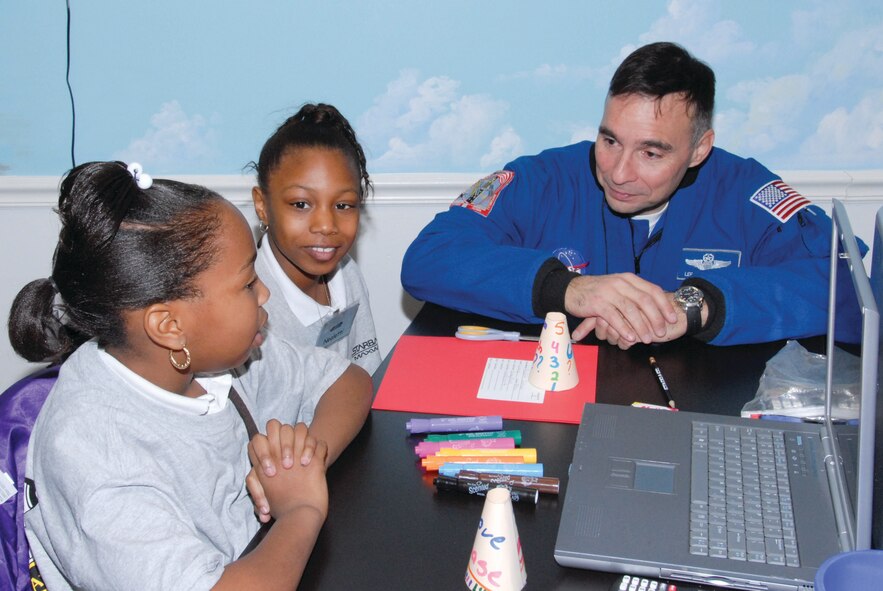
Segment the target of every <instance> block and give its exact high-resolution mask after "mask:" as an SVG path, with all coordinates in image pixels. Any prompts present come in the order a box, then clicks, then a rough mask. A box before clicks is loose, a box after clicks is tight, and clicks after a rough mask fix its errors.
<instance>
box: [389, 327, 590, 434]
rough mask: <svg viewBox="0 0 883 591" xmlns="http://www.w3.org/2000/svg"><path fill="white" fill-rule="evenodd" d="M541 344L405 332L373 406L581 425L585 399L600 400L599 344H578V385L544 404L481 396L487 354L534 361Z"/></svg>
mask: <svg viewBox="0 0 883 591" xmlns="http://www.w3.org/2000/svg"><path fill="white" fill-rule="evenodd" d="M536 348H537V344H536V343H532V342H526V341H519V342H512V341H465V340H462V339H457V338H454V337H417V336H407V335H406V336H403V337H401V338H400V339H399V341H398V343H396V347H395V350H394V351H393V354H392V359H390V362H389V366H388V367H387V369H386V374H385V375H384V376H383V382H382V383H381V384H380V390H379V391H378V392H377V396H376V397H375V398H374V404H373V406H372V408H374V409H377V410H397V411H406V412H419V413H428V414H443V415H462V416H480V415H501V416H502V417H503V418H504V419H515V420H524V421H547V422H552V423H573V424H579V422H580V418H581V417H582V413H583V405H584V404H585V403H586V402H595V383H596V377H597V373H598V347H596V346H593V345H574V346H573V355H574V359H575V360H576V369H577V372H578V373H579V383H578V384H577V385H576V387H574V388H571V389H570V390H565V391H563V392H546V394H545V397H544V402H543V403H542V404H536V403H531V402H510V401H503V400H485V399H480V398H478V388H479V385H480V384H481V377H482V375H483V374H484V368H485V365H486V364H487V360H488V358H491V357H495V358H500V359H524V360H533V356H534V352H535V351H536Z"/></svg>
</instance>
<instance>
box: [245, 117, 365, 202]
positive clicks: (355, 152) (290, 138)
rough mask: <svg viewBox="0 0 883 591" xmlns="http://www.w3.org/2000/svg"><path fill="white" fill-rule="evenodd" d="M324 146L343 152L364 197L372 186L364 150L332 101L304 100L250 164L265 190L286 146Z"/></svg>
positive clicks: (286, 150) (266, 191)
mask: <svg viewBox="0 0 883 591" xmlns="http://www.w3.org/2000/svg"><path fill="white" fill-rule="evenodd" d="M301 147H304V148H327V149H332V150H338V151H339V152H341V153H342V154H343V155H344V156H346V157H347V158H348V159H349V161H350V163H351V164H352V165H353V168H354V169H355V170H356V171H358V175H359V188H360V191H359V200H360V201H364V200H365V198H366V196H367V195H368V193H369V192H371V191H373V190H374V186H373V184H372V183H371V179H370V178H369V176H368V169H367V167H366V165H365V152H364V151H363V150H362V146H361V145H360V144H359V140H358V139H356V132H355V131H354V130H353V128H352V126H351V125H350V123H349V121H347V120H346V117H344V116H343V115H341V113H340V111H338V110H337V109H336V108H335V107H333V106H332V105H327V104H324V103H316V104H312V103H307V104H305V105H303V106H302V107H301V108H300V110H299V111H298V112H297V113H295V114H294V115H292V116H291V117H289V118H288V119H286V120H285V122H284V123H282V125H280V126H279V128H278V129H276V131H275V132H274V133H273V135H271V136H270V138H269V139H268V140H267V141H266V142H265V143H264V147H263V148H261V155H260V157H259V158H258V161H257V163H255V162H252V163H251V164H250V167H251V168H253V169H254V170H255V171H256V172H257V180H258V185H259V186H260V188H261V190H262V191H264V192H265V193H268V192H269V190H268V185H269V181H270V173H272V172H273V171H274V170H275V169H276V167H277V166H279V162H280V161H281V160H282V157H283V156H285V154H286V153H287V152H288V151H289V150H293V149H297V148H301Z"/></svg>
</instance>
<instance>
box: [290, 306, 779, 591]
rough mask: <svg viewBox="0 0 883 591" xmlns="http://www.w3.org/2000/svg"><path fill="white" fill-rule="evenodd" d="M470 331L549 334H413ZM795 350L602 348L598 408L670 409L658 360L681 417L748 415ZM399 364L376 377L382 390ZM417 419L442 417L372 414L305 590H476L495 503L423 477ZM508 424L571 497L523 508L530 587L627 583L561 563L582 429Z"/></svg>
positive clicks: (475, 319)
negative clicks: (439, 487) (766, 373)
mask: <svg viewBox="0 0 883 591" xmlns="http://www.w3.org/2000/svg"><path fill="white" fill-rule="evenodd" d="M460 324H482V325H485V326H493V327H495V328H504V329H508V330H521V331H522V332H524V333H526V334H539V328H540V327H538V326H529V325H518V324H510V323H504V322H500V321H498V320H491V319H488V318H484V317H481V316H476V315H473V314H464V313H459V312H454V311H451V310H448V309H445V308H440V307H438V306H435V305H432V304H426V305H425V306H424V307H423V309H422V310H421V312H420V313H419V314H418V316H417V317H416V318H415V320H414V322H413V323H412V324H411V326H410V327H409V328H408V330H407V331H406V333H405V334H410V335H425V336H451V335H453V334H454V332H455V330H456V327H457V326H458V325H460ZM586 342H589V341H586ZM783 345H784V342H778V343H768V344H761V345H750V346H734V347H712V346H708V345H704V344H702V343H699V342H697V341H694V340H691V339H682V340H681V341H678V342H674V343H669V344H666V345H661V346H645V345H637V346H635V347H633V348H632V349H630V350H629V351H621V350H619V349H618V348H615V347H611V346H609V345H606V344H601V345H599V347H600V350H599V355H598V381H597V402H605V403H611V404H631V403H632V402H634V401H636V400H640V401H643V402H650V403H654V404H665V399H664V398H663V395H662V392H661V390H660V387H659V384H658V383H657V382H656V380H655V377H654V374H653V372H652V371H651V369H650V367H649V365H648V356H649V355H654V356H655V357H656V359H657V360H658V362H659V365H660V367H661V368H662V370H663V372H664V374H665V378H666V380H667V382H668V384H669V387H670V388H671V390H672V392H673V394H674V398H675V400H676V402H677V404H678V407H679V408H680V409H682V410H690V411H700V412H710V413H716V414H727V415H738V414H739V412H740V410H741V409H742V406H743V405H744V404H745V403H746V402H748V401H749V400H751V399H752V398H753V397H754V395H755V393H756V391H757V385H758V380H759V379H760V376H761V374H762V373H763V370H764V366H765V363H766V361H767V360H768V359H769V358H770V357H772V356H773V355H774V354H775V353H776V352H778V350H779V349H780V348H781V347H782V346H783ZM391 355H392V354H390V356H391ZM390 356H388V357H387V359H386V360H385V361H384V363H383V365H381V367H380V368H379V369H378V371H377V373H376V374H375V376H374V378H375V387H377V386H379V384H380V382H381V380H382V378H383V373H384V372H385V369H386V366H387V364H388V362H389V357H390ZM417 387H419V386H417ZM412 416H417V417H427V416H432V415H425V414H420V413H400V412H392V411H379V410H373V411H371V415H370V416H369V418H368V420H367V422H366V424H365V427H364V428H363V429H362V431H361V433H359V435H358V436H357V437H356V439H355V440H354V441H353V443H352V444H351V445H350V446H349V448H348V449H347V450H346V451H345V452H344V453H343V455H341V457H340V458H339V459H338V460H337V462H336V463H335V464H334V466H332V467H331V468H330V469H329V471H328V485H329V490H330V507H329V515H328V520H327V522H326V524H325V527H324V528H323V530H322V533H321V534H320V536H319V540H318V542H317V544H316V547H315V550H314V552H313V555H312V556H311V558H310V561H309V564H308V565H307V569H306V572H305V573H304V576H303V579H302V582H301V586H300V589H305V590H306V589H319V590H337V589H394V590H397V589H421V590H424V589H425V590H435V589H439V590H456V589H465V588H466V586H465V583H464V575H465V572H466V565H467V562H468V558H469V554H470V552H471V550H472V543H473V538H474V537H475V532H476V528H477V526H478V520H479V518H480V517H481V511H482V508H483V506H484V499H483V498H482V497H474V496H469V495H465V494H457V493H437V492H436V491H435V487H434V486H433V484H432V475H431V474H426V473H422V472H421V470H420V468H419V467H418V462H417V458H416V456H415V454H414V446H415V445H416V444H417V443H418V442H419V441H420V440H421V438H418V437H411V436H409V435H408V431H407V430H406V428H405V421H406V420H407V419H408V418H410V417H412ZM504 428H506V429H520V430H521V432H522V437H523V441H522V446H524V447H536V448H537V450H538V454H539V456H540V457H541V458H542V462H543V464H544V465H545V473H546V475H547V476H556V477H558V478H560V479H561V488H562V490H561V495H560V496H550V495H541V496H540V500H539V503H538V504H537V505H524V504H515V505H514V509H515V520H516V524H517V527H518V533H519V536H520V538H521V544H522V548H523V553H524V559H525V565H526V571H527V586H526V589H537V590H546V589H561V590H568V589H580V590H602V589H603V590H607V589H609V588H610V586H611V584H612V583H613V582H614V580H615V579H616V578H617V577H616V575H613V574H609V573H601V572H594V571H586V570H579V569H571V568H564V567H561V566H558V564H557V563H556V562H555V559H554V557H553V550H554V546H555V538H556V536H557V532H558V521H559V519H560V516H561V508H562V505H563V503H564V491H565V490H566V486H567V469H568V466H569V464H570V460H571V456H572V452H573V445H574V441H575V439H576V432H577V426H576V425H567V424H559V423H542V422H531V421H513V420H506V421H504ZM635 535H636V536H638V535H644V534H643V533H642V532H635Z"/></svg>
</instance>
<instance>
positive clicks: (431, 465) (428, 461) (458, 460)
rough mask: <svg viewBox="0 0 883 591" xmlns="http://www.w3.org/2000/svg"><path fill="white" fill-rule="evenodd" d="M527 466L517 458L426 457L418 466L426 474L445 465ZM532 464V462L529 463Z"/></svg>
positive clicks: (522, 460)
mask: <svg viewBox="0 0 883 591" xmlns="http://www.w3.org/2000/svg"><path fill="white" fill-rule="evenodd" d="M463 463H470V464H527V463H528V462H525V461H524V459H523V458H520V457H518V456H426V457H425V458H423V459H422V460H420V465H421V466H423V468H424V469H425V470H426V471H427V472H435V471H436V470H438V469H439V467H440V466H443V465H445V464H463ZM531 463H533V462H531Z"/></svg>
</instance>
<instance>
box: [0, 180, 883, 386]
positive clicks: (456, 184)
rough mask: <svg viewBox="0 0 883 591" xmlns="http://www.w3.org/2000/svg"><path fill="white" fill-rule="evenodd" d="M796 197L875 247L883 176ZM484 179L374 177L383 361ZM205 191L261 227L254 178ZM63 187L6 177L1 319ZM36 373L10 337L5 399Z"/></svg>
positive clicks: (44, 254)
mask: <svg viewBox="0 0 883 591" xmlns="http://www.w3.org/2000/svg"><path fill="white" fill-rule="evenodd" d="M780 174H781V175H782V177H783V178H784V179H785V180H786V181H787V182H789V183H790V184H791V185H792V186H794V188H795V189H797V190H798V191H800V192H801V193H803V194H804V195H806V196H807V197H809V198H810V199H812V200H813V201H814V202H816V203H818V204H819V205H820V206H822V207H823V208H825V209H826V210H828V211H829V212H830V204H831V198H832V197H836V198H838V199H841V200H843V201H844V202H845V204H846V207H847V211H848V212H849V217H850V219H851V221H852V223H853V227H854V229H855V232H856V234H857V235H858V236H859V237H861V238H863V239H864V240H865V241H866V242H867V243H868V244H870V241H871V237H872V235H873V223H874V216H875V214H876V212H877V209H878V208H879V207H881V206H883V170H874V171H783V172H781V173H780ZM479 176H480V174H419V173H417V174H377V175H372V179H373V181H374V184H375V189H376V191H375V195H374V197H373V198H372V199H371V200H370V201H369V202H368V204H367V206H366V209H365V212H364V215H363V217H362V225H361V234H360V237H359V240H358V242H357V245H356V249H355V251H354V252H353V255H354V257H355V258H356V260H358V262H359V265H360V266H361V267H362V270H363V272H364V274H365V279H366V281H367V283H368V289H369V290H370V293H371V308H372V310H373V313H374V320H375V322H376V324H377V333H378V340H379V342H380V349H381V354H383V355H386V353H387V352H389V350H390V348H391V347H392V345H393V344H395V341H396V339H398V337H399V335H400V334H401V333H402V331H403V330H404V329H405V328H406V327H407V325H408V323H409V322H410V320H411V319H412V318H413V317H414V314H416V312H417V311H418V310H419V307H420V303H419V302H416V301H415V300H413V299H412V298H411V297H410V296H408V295H407V294H405V293H404V292H403V291H402V288H401V283H400V281H399V272H400V270H401V260H402V255H403V254H404V252H405V249H406V248H407V247H408V245H409V244H410V243H411V240H413V238H414V236H416V235H417V233H418V232H419V231H420V229H421V228H423V226H424V225H425V224H426V223H427V222H428V221H429V220H430V219H432V217H433V216H434V215H435V214H436V213H437V212H439V211H442V210H444V209H445V208H447V206H448V204H449V203H450V202H451V201H452V200H453V199H454V197H456V196H457V195H458V194H460V193H461V192H462V191H463V190H464V189H465V188H467V187H468V186H469V185H470V184H471V183H472V182H473V181H475V180H477V178H478V177H479ZM175 178H178V179H180V180H183V181H186V182H193V183H199V184H204V185H206V186H208V187H211V188H212V189H214V190H216V191H218V192H219V193H221V194H222V195H224V196H225V197H226V198H228V199H230V200H231V201H232V202H233V203H235V204H236V205H237V206H239V207H240V208H241V209H242V211H243V212H244V213H245V214H246V216H247V217H248V219H249V220H250V221H251V222H252V223H256V218H255V216H254V211H253V209H252V206H251V186H252V178H251V177H246V176H242V177H240V176H180V177H175ZM58 182H59V179H58V178H55V177H4V176H0V268H2V269H4V270H5V277H4V280H3V281H2V282H0V318H3V319H4V325H5V319H6V318H7V316H8V313H9V308H10V306H11V304H12V300H13V298H14V297H15V295H16V294H17V293H18V290H19V289H21V287H22V286H23V285H24V284H25V283H27V282H28V281H31V280H32V279H36V278H40V277H46V276H48V275H49V272H50V269H51V259H52V252H53V249H54V248H55V243H56V240H57V237H58V229H59V224H58V218H57V216H56V214H55V213H54V211H53V208H54V207H55V205H56V202H57V198H58V195H57V190H58ZM868 260H870V258H868ZM35 367H36V366H34V365H31V364H28V363H26V362H25V361H24V360H22V359H21V358H19V357H18V356H16V355H15V353H14V352H13V351H12V348H11V347H10V345H9V340H8V338H7V336H6V335H5V334H4V335H3V337H2V338H0V391H2V389H5V388H6V387H7V386H9V385H10V384H12V383H13V382H14V381H16V380H17V379H19V378H20V377H22V376H24V375H26V374H27V373H28V372H29V371H31V370H32V369H34V368H35Z"/></svg>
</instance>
